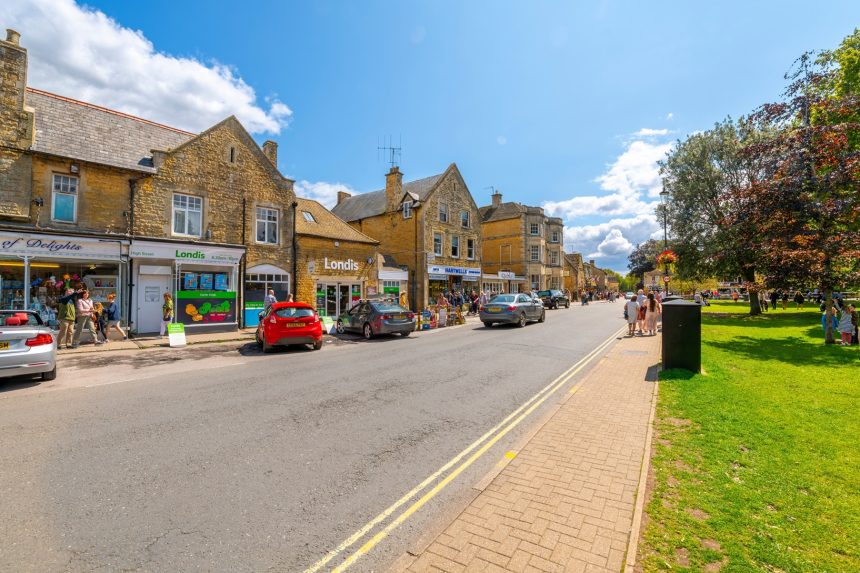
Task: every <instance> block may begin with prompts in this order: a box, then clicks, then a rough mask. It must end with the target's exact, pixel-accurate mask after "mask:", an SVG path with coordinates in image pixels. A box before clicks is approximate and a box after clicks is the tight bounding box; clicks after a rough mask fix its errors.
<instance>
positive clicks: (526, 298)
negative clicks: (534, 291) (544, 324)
mask: <svg viewBox="0 0 860 573" xmlns="http://www.w3.org/2000/svg"><path fill="white" fill-rule="evenodd" d="M517 308H518V309H519V310H521V311H522V312H524V313H525V314H526V318H529V319H531V317H532V314H534V311H533V310H532V297H531V295H526V294H521V295H519V296H518V297H517Z"/></svg>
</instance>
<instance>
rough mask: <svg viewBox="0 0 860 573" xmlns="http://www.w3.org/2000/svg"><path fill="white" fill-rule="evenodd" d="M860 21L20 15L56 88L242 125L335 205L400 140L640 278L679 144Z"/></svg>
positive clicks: (819, 13) (563, 6)
mask: <svg viewBox="0 0 860 573" xmlns="http://www.w3.org/2000/svg"><path fill="white" fill-rule="evenodd" d="M858 23H860V2H857V1H856V0H854V1H847V0H846V1H836V0H834V1H826V0H825V1H821V2H818V3H816V4H815V5H814V6H813V4H812V3H810V2H808V1H806V2H804V1H799V0H774V1H770V2H765V1H760V2H750V1H745V2H741V1H731V0H723V1H721V2H710V3H705V2H687V1H681V0H677V1H666V2H638V1H633V0H630V1H626V2H621V1H616V2H611V1H594V2H574V1H567V2H530V3H524V2H499V1H493V2H490V1H487V2H477V1H475V2H429V1H428V2H417V1H399V2H395V1H388V2H382V1H374V2H359V1H346V0H344V1H338V2H335V1H318V2H306V3H301V4H300V3H298V2H267V3H264V2H261V3H259V5H254V7H253V8H244V5H243V3H239V2H235V1H231V2H221V1H217V0H215V1H208V2H176V1H175V0H174V1H172V2H165V1H161V0H156V1H150V2H147V3H146V6H145V8H141V6H140V5H139V4H137V3H132V2H102V1H96V2H89V3H87V4H86V5H82V4H75V3H74V2H73V0H51V1H49V0H13V1H12V2H4V3H3V6H0V25H3V26H14V27H16V28H17V29H18V31H20V32H21V33H22V44H23V45H24V46H25V47H27V48H28V49H29V51H30V56H31V64H30V78H29V83H30V85H32V86H34V87H39V88H43V89H48V90H50V91H57V92H59V93H62V94H63V95H67V96H69V97H76V98H78V99H83V100H86V101H91V102H93V103H97V104H101V105H106V106H109V107H113V108H116V109H121V110H122V111H126V112H128V113H134V114H137V115H141V116H143V117H146V118H149V119H154V120H156V121H163V122H165V123H169V124H171V125H176V126H179V127H185V128H187V129H191V130H201V129H204V128H205V127H207V126H208V125H211V124H212V123H214V122H215V121H218V120H219V119H221V118H223V117H225V116H226V115H229V114H230V113H235V114H236V115H238V116H239V118H240V119H241V120H242V121H243V122H244V123H245V124H246V125H247V126H248V127H249V129H250V130H251V131H253V132H254V135H255V137H256V138H257V139H258V140H259V141H261V142H262V141H263V140H264V139H269V138H271V139H275V140H276V141H278V143H279V146H280V148H279V167H280V169H281V171H282V172H283V173H285V174H287V175H288V176H290V177H293V178H294V179H296V180H297V188H298V190H299V191H300V192H301V193H303V194H305V195H309V196H312V197H316V198H319V199H321V200H323V201H324V202H330V201H331V200H332V199H333V197H334V194H335V192H336V191H337V190H338V189H344V188H346V189H349V190H352V191H355V192H363V191H370V190H374V189H378V188H380V187H381V186H382V185H383V183H384V173H385V172H386V170H387V168H388V165H387V163H386V162H385V160H384V159H383V158H380V156H379V153H378V152H377V149H376V147H377V143H378V141H379V140H380V138H382V137H384V136H388V135H393V136H394V138H395V140H400V139H401V138H402V146H403V154H402V158H401V162H400V163H401V170H402V171H403V172H404V173H405V177H406V179H407V180H411V179H417V178H420V177H424V176H427V175H431V174H434V173H438V172H441V171H442V170H444V169H445V167H447V165H448V164H449V163H451V162H456V163H457V165H458V166H459V167H460V170H461V171H462V173H463V175H464V177H465V178H466V182H467V183H468V185H469V187H470V189H471V191H472V194H473V195H474V196H475V199H476V201H477V202H478V204H479V205H482V204H486V203H487V202H489V193H490V192H489V191H488V190H487V189H486V188H487V187H489V186H494V187H496V188H498V189H500V190H501V191H502V193H503V195H504V198H505V200H513V201H520V202H523V203H528V204H533V205H535V204H536V205H545V206H546V207H547V209H548V211H550V212H552V213H554V214H557V215H559V216H562V217H564V218H565V221H566V225H567V230H566V245H567V247H568V248H569V250H576V251H579V252H582V253H583V254H584V255H585V256H586V257H587V258H595V259H597V261H598V264H600V265H601V266H604V267H608V268H613V269H616V270H620V271H624V270H625V268H626V254H627V252H629V250H630V248H632V245H633V244H635V243H637V242H640V241H642V240H645V239H647V238H648V237H650V236H651V235H652V234H654V233H657V234H660V231H659V225H658V224H657V222H656V221H655V220H654V217H653V213H652V209H653V204H654V201H656V199H657V197H656V193H657V192H658V191H659V179H658V176H657V171H656V169H657V168H656V165H655V161H656V160H657V159H659V158H660V157H661V156H662V155H663V154H664V153H665V151H666V150H667V149H668V148H669V145H670V144H671V142H672V141H673V140H674V139H676V138H679V137H680V138H683V137H684V136H685V135H686V134H688V133H690V132H693V131H696V130H701V129H707V128H708V127H709V126H710V125H712V124H713V123H714V122H715V121H718V120H720V119H721V118H723V117H725V116H727V115H732V116H738V115H741V114H743V113H746V112H748V111H750V110H751V109H753V108H754V107H755V106H756V105H758V104H760V103H763V102H765V101H770V100H774V99H776V98H778V97H779V94H780V93H781V92H782V89H783V87H784V80H783V79H782V75H783V73H784V72H785V70H786V69H787V68H788V66H789V65H790V64H791V62H792V61H793V60H794V59H795V58H796V57H797V56H799V55H800V54H801V53H802V52H803V51H805V50H809V49H820V48H830V47H835V46H836V45H837V44H838V42H839V41H840V39H841V38H843V37H844V36H846V35H847V34H849V33H851V32H852V30H853V28H854V26H855V25H857V24H858Z"/></svg>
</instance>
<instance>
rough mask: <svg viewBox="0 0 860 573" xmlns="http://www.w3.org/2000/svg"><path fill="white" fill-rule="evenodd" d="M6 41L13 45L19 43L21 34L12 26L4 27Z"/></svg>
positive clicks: (18, 44)
mask: <svg viewBox="0 0 860 573" xmlns="http://www.w3.org/2000/svg"><path fill="white" fill-rule="evenodd" d="M6 41H7V42H9V43H10V44H12V45H14V46H20V45H21V34H19V33H18V32H16V31H15V30H13V29H12V28H6Z"/></svg>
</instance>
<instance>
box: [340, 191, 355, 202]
mask: <svg viewBox="0 0 860 573" xmlns="http://www.w3.org/2000/svg"><path fill="white" fill-rule="evenodd" d="M350 197H352V194H351V193H347V192H346V191H338V192H337V204H338V205H340V204H341V203H343V201H344V199H349V198H350Z"/></svg>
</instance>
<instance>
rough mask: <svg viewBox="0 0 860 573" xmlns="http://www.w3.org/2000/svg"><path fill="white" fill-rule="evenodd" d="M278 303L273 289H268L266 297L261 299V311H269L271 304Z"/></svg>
mask: <svg viewBox="0 0 860 573" xmlns="http://www.w3.org/2000/svg"><path fill="white" fill-rule="evenodd" d="M276 302H278V298H277V297H276V296H275V291H274V289H269V292H267V293H266V296H265V297H264V298H263V310H264V311H267V310H269V307H271V306H272V305H273V304H275V303H276Z"/></svg>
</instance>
